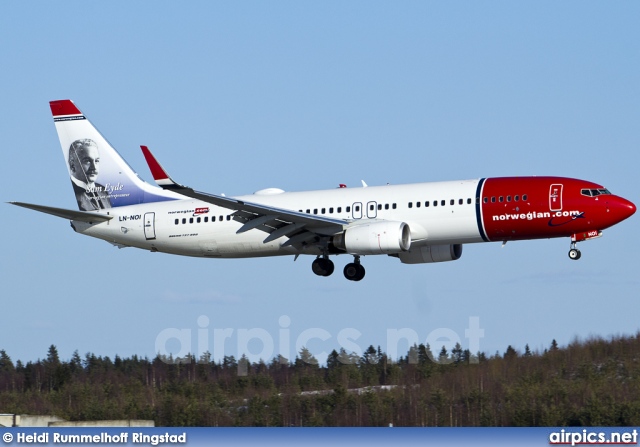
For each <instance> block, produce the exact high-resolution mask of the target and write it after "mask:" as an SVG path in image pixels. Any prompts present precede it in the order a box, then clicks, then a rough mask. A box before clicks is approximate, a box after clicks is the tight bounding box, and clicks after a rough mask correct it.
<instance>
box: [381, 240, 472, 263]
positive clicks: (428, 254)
mask: <svg viewBox="0 0 640 447" xmlns="http://www.w3.org/2000/svg"><path fill="white" fill-rule="evenodd" d="M389 256H395V257H397V258H399V259H400V262H402V263H403V264H426V263H431V262H445V261H457V260H458V259H460V257H461V256H462V244H453V245H426V246H422V247H414V248H412V249H411V250H409V251H406V252H404V253H398V254H392V255H389Z"/></svg>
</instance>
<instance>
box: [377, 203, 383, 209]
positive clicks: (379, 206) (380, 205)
mask: <svg viewBox="0 0 640 447" xmlns="http://www.w3.org/2000/svg"><path fill="white" fill-rule="evenodd" d="M380 210H382V204H381V203H379V204H378V211H380Z"/></svg>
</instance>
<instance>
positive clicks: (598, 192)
mask: <svg viewBox="0 0 640 447" xmlns="http://www.w3.org/2000/svg"><path fill="white" fill-rule="evenodd" d="M580 194H582V195H583V196H589V197H596V196H600V195H603V194H611V193H610V192H609V190H608V189H606V188H600V189H583V190H581V191H580Z"/></svg>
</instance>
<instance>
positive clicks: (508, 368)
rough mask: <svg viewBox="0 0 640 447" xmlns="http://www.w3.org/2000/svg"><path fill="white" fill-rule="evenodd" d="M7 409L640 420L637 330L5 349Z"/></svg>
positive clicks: (0, 405)
mask: <svg viewBox="0 0 640 447" xmlns="http://www.w3.org/2000/svg"><path fill="white" fill-rule="evenodd" d="M0 413H15V414H33V415H56V416H59V417H61V418H64V419H66V420H69V421H78V420H112V419H147V420H153V421H155V424H156V426H213V427H218V426H260V427H266V426H279V427H282V426H296V427H300V426H351V427H362V426H389V425H391V424H392V425H393V426H412V427H423V426H447V427H449V426H455V427H458V426H471V427H477V426H630V425H634V426H638V425H640V333H638V334H636V335H635V336H625V337H621V336H620V337H611V338H610V339H602V338H590V339H588V340H575V341H573V342H571V343H570V344H569V345H567V346H564V347H560V346H558V344H557V343H556V342H555V340H553V341H552V342H551V344H550V346H549V348H547V349H545V350H544V351H543V352H537V351H536V352H532V351H531V350H530V349H529V347H528V346H527V347H525V351H524V352H520V351H517V350H515V349H514V348H512V347H511V346H508V347H507V349H506V351H505V352H504V353H499V352H496V353H495V354H494V355H493V356H488V355H486V354H483V353H478V354H475V355H474V354H471V353H469V351H467V350H462V349H461V348H460V346H459V345H456V347H455V348H453V349H451V352H447V350H446V349H445V348H444V347H443V348H442V349H441V350H440V351H438V352H437V353H432V352H431V349H430V347H429V346H428V345H427V346H425V345H422V344H421V345H414V346H412V347H411V348H409V350H408V352H407V354H406V355H405V356H403V357H400V358H398V359H395V360H392V359H389V358H388V357H387V355H386V354H385V353H384V352H382V351H381V349H380V348H379V347H378V348H375V347H373V346H370V347H369V348H368V349H366V350H365V352H364V353H363V354H362V355H356V354H354V353H347V352H346V351H344V350H340V351H335V350H334V351H332V352H331V353H330V354H329V356H328V358H327V359H322V361H318V359H316V358H315V357H314V356H313V355H312V354H311V353H310V352H309V351H308V350H307V349H306V348H302V349H301V351H300V352H299V353H298V354H297V356H296V358H295V359H294V360H288V359H285V358H283V357H276V358H273V359H272V360H271V361H269V362H268V363H265V362H263V361H260V362H254V363H250V362H249V361H248V360H247V358H246V357H245V356H242V357H241V358H240V359H236V358H234V357H232V356H227V357H224V358H223V359H221V360H220V361H218V362H216V361H214V360H212V359H211V355H210V354H208V353H205V354H203V355H202V356H200V357H199V358H195V357H194V356H186V357H184V358H172V357H163V356H156V357H155V358H153V359H149V358H146V357H145V358H140V357H138V356H135V355H134V356H132V357H131V358H121V357H119V356H118V355H116V356H115V357H114V358H113V359H112V358H109V357H102V356H96V355H94V354H91V353H87V354H86V355H84V357H82V356H80V355H79V353H78V352H77V351H76V352H75V353H74V354H73V356H72V357H71V359H69V360H61V359H60V358H59V355H58V351H57V348H56V347H55V346H54V345H51V346H50V347H49V349H48V351H47V355H46V358H45V359H43V360H37V361H35V362H32V361H30V362H27V363H23V362H21V361H20V360H17V361H15V362H14V361H13V360H12V359H11V357H10V356H9V354H8V353H7V352H5V351H4V350H0Z"/></svg>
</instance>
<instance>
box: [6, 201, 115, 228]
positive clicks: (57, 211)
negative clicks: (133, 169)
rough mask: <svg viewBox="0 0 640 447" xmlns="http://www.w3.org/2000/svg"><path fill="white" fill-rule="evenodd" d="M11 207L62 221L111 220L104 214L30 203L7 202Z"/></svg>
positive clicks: (90, 221)
mask: <svg viewBox="0 0 640 447" xmlns="http://www.w3.org/2000/svg"><path fill="white" fill-rule="evenodd" d="M8 203H10V204H12V205H17V206H21V207H23V208H29V209H30V210H34V211H40V212H41V213H46V214H51V215H52V216H57V217H62V218H63V219H69V220H79V221H81V222H89V223H92V222H106V221H107V220H111V219H113V216H106V215H104V214H97V213H91V212H88V211H75V210H67V209H64V208H54V207H52V206H44V205H34V204H32V203H23V202H8Z"/></svg>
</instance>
